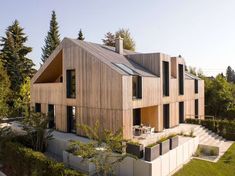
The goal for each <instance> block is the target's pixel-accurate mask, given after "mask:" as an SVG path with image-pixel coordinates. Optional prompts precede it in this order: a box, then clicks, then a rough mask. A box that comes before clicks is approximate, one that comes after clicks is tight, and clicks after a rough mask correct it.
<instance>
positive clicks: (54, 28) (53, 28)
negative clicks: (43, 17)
mask: <svg viewBox="0 0 235 176" xmlns="http://www.w3.org/2000/svg"><path fill="white" fill-rule="evenodd" d="M59 43H60V34H59V26H58V23H57V21H56V14H55V11H52V15H51V21H50V30H49V31H48V33H47V36H46V38H45V45H44V46H43V48H42V56H41V60H42V62H43V63H44V62H45V61H46V59H47V58H48V57H49V56H50V55H51V53H52V52H53V51H54V50H55V48H56V47H57V46H58V45H59Z"/></svg>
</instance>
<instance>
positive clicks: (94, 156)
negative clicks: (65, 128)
mask: <svg viewBox="0 0 235 176" xmlns="http://www.w3.org/2000/svg"><path fill="white" fill-rule="evenodd" d="M79 128H80V129H81V130H82V131H83V132H84V133H85V135H86V136H88V138H89V139H90V142H88V143H82V142H80V141H72V142H71V143H70V146H69V148H68V152H72V153H73V154H75V155H78V156H81V157H82V158H83V159H84V160H89V162H91V163H93V164H94V165H95V166H96V174H97V175H102V176H108V175H112V174H113V172H114V168H115V166H117V163H119V162H121V161H122V160H123V159H125V158H126V157H127V156H131V155H128V154H126V153H123V150H124V148H125V145H124V140H123V138H122V132H121V130H118V131H117V132H116V133H112V132H110V131H108V130H104V131H103V132H102V134H100V133H99V129H100V128H99V123H98V122H96V124H95V126H94V128H92V127H90V126H87V125H79ZM100 136H103V138H101V137H100ZM131 157H132V156H131Z"/></svg>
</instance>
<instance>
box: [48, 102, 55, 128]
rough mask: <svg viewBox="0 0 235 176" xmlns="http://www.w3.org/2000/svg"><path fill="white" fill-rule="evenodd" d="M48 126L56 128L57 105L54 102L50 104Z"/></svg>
mask: <svg viewBox="0 0 235 176" xmlns="http://www.w3.org/2000/svg"><path fill="white" fill-rule="evenodd" d="M48 117H49V122H48V127H49V128H55V126H56V124H55V105H54V104H48Z"/></svg>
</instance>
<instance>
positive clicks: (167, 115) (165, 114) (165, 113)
mask: <svg viewBox="0 0 235 176" xmlns="http://www.w3.org/2000/svg"><path fill="white" fill-rule="evenodd" d="M169 127H170V106H169V104H164V105H163V129H167V128H169Z"/></svg>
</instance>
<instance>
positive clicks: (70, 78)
mask: <svg viewBox="0 0 235 176" xmlns="http://www.w3.org/2000/svg"><path fill="white" fill-rule="evenodd" d="M66 74H67V75H66V78H67V84H66V88H67V98H76V77H75V70H67V72H66Z"/></svg>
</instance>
